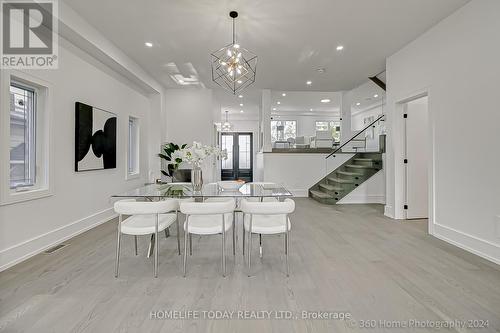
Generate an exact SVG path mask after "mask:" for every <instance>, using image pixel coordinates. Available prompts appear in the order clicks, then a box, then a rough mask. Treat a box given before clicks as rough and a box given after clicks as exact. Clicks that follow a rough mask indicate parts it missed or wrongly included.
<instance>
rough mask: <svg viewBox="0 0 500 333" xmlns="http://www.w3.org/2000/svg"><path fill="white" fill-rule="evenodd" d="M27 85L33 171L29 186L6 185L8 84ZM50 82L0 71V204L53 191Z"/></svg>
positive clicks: (8, 138) (8, 161)
mask: <svg viewBox="0 0 500 333" xmlns="http://www.w3.org/2000/svg"><path fill="white" fill-rule="evenodd" d="M12 82H14V83H17V84H18V85H21V86H24V87H27V88H30V89H33V90H35V92H36V101H35V103H36V105H35V110H36V114H35V120H34V121H35V136H36V137H35V161H36V162H35V163H36V165H35V173H36V180H35V184H34V185H33V186H29V187H17V188H11V187H10V86H11V83H12ZM51 92H52V85H51V84H50V83H49V82H47V81H45V80H43V79H40V78H38V77H35V76H33V75H31V74H28V73H25V72H23V71H18V70H2V71H1V74H0V94H1V100H2V104H1V105H0V107H1V109H2V110H9V112H2V114H1V115H0V161H2V162H0V205H8V204H13V203H18V202H23V201H29V200H35V199H39V198H44V197H47V196H51V195H53V194H54V192H53V179H54V177H53V170H52V169H53V168H52V166H53V154H52V152H53V140H52V131H51V126H52V118H51V117H52V110H51V101H52V100H51Z"/></svg>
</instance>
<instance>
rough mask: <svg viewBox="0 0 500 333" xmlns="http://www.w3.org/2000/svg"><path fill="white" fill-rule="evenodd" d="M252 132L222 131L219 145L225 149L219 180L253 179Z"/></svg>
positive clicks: (249, 180) (248, 180)
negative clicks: (225, 156)
mask: <svg viewBox="0 0 500 333" xmlns="http://www.w3.org/2000/svg"><path fill="white" fill-rule="evenodd" d="M252 140H253V134H252V133H247V132H234V133H222V136H221V147H222V149H225V150H226V151H227V159H226V160H222V166H221V180H244V181H245V182H251V181H253V144H252V143H253V141H252Z"/></svg>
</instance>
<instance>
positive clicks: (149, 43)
mask: <svg viewBox="0 0 500 333" xmlns="http://www.w3.org/2000/svg"><path fill="white" fill-rule="evenodd" d="M144 45H146V46H147V47H153V43H151V42H146V43H144Z"/></svg>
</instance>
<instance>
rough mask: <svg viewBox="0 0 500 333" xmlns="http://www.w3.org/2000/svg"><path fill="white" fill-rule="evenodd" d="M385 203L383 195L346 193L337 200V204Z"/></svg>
mask: <svg viewBox="0 0 500 333" xmlns="http://www.w3.org/2000/svg"><path fill="white" fill-rule="evenodd" d="M369 203H376V204H385V196H384V195H347V196H345V197H343V198H342V199H340V200H339V202H337V204H369Z"/></svg>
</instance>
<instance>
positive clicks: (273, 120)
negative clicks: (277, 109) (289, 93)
mask: <svg viewBox="0 0 500 333" xmlns="http://www.w3.org/2000/svg"><path fill="white" fill-rule="evenodd" d="M278 121H281V122H288V121H289V122H294V123H295V138H296V137H297V133H298V132H299V129H298V124H299V122H298V121H297V120H296V119H271V123H270V124H269V125H270V127H271V131H270V132H271V133H270V134H271V142H276V141H278V140H274V141H273V122H278ZM284 135H285V133H284V132H283V136H284ZM283 140H284V141H286V140H287V139H285V138H283Z"/></svg>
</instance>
